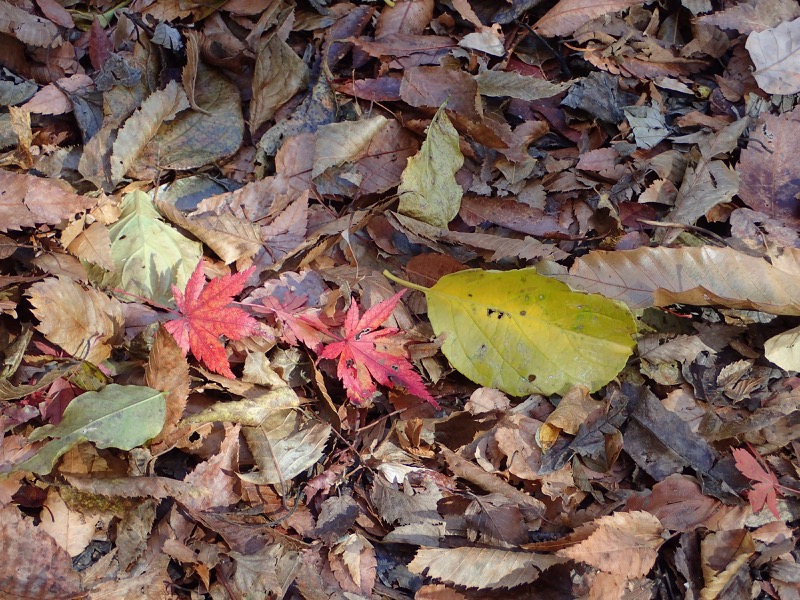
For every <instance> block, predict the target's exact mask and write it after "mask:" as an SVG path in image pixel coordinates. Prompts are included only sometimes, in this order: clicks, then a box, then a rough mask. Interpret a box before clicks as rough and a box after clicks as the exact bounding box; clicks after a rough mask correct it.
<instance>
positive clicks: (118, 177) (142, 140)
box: [111, 81, 189, 182]
mask: <svg viewBox="0 0 800 600" xmlns="http://www.w3.org/2000/svg"><path fill="white" fill-rule="evenodd" d="M187 108H189V100H188V99H187V97H186V92H184V91H183V88H182V87H181V86H180V85H179V84H178V82H177V81H170V82H169V83H168V84H167V87H166V88H164V89H163V90H159V91H157V92H154V93H152V94H151V95H150V96H149V97H148V98H147V100H145V101H144V102H143V103H142V106H141V108H139V110H137V111H136V112H135V113H134V114H133V115H132V116H131V117H130V118H129V119H128V120H127V121H126V122H125V125H124V126H123V127H122V129H120V131H119V133H118V134H117V139H116V141H115V142H114V149H113V151H112V154H111V177H112V178H113V180H114V181H115V182H119V181H122V178H123V177H124V176H125V173H126V172H127V171H128V169H129V168H130V167H131V165H133V164H134V162H135V161H136V159H137V157H138V156H139V154H140V153H141V152H142V151H143V150H144V149H145V147H146V146H147V145H148V144H152V143H153V137H154V136H155V134H156V132H157V131H158V129H159V128H160V127H161V125H162V124H163V123H165V122H166V121H170V120H172V119H174V118H175V117H176V116H177V114H178V113H179V112H180V111H182V110H185V109H187Z"/></svg>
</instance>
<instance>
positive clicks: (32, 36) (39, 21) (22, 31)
mask: <svg viewBox="0 0 800 600" xmlns="http://www.w3.org/2000/svg"><path fill="white" fill-rule="evenodd" d="M0 32H2V33H6V34H8V35H9V36H12V37H14V38H16V39H18V40H19V41H20V42H22V43H24V44H30V45H31V46H40V47H45V48H55V47H56V46H60V45H61V43H62V42H63V40H62V39H61V36H60V35H59V32H58V27H56V25H55V24H54V23H52V22H51V21H48V20H47V19H43V18H42V17H38V16H36V15H35V14H33V13H32V12H31V11H27V10H23V9H22V8H19V7H17V6H14V5H13V4H11V3H10V2H0Z"/></svg>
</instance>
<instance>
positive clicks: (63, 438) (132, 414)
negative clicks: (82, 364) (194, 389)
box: [15, 383, 167, 475]
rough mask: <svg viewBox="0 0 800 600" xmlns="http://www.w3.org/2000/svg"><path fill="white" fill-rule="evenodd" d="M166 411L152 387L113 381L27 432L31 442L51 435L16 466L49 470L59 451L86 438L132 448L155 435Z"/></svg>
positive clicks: (102, 444) (101, 444)
mask: <svg viewBox="0 0 800 600" xmlns="http://www.w3.org/2000/svg"><path fill="white" fill-rule="evenodd" d="M166 414H167V401H166V400H165V398H164V394H163V393H161V392H159V391H158V390H154V389H153V388H149V387H144V386H138V385H117V384H116V383H112V384H111V385H107V386H106V387H104V388H103V389H102V390H101V391H99V392H86V393H85V394H81V395H80V396H78V397H77V398H75V399H74V400H73V401H72V402H70V404H69V406H67V408H66V409H65V410H64V417H63V419H62V420H61V422H60V423H59V424H58V425H55V426H53V425H45V426H44V427H40V428H39V429H35V430H34V431H33V432H32V433H31V434H30V436H28V441H30V442H35V441H37V440H41V439H44V438H47V437H49V438H53V439H52V440H50V441H49V442H47V443H46V444H45V445H44V446H42V447H41V448H40V449H39V451H38V452H37V453H36V454H35V455H33V456H32V457H31V458H29V459H28V460H26V461H25V462H23V463H21V464H19V465H17V466H16V467H15V470H17V471H31V472H33V473H39V474H40V475H43V474H45V473H49V472H50V471H51V470H52V469H53V466H54V465H55V464H56V460H58V458H59V457H60V456H61V455H62V454H64V453H65V452H67V451H68V450H69V449H70V448H72V447H73V446H75V445H77V444H80V443H81V442H86V441H89V442H94V443H95V444H96V445H97V447H98V448H119V449H121V450H132V449H133V448H135V447H136V446H140V445H142V444H144V443H145V442H146V441H147V440H149V439H150V438H153V437H155V436H156V435H158V433H159V432H160V431H161V428H162V427H163V426H164V419H165V417H166Z"/></svg>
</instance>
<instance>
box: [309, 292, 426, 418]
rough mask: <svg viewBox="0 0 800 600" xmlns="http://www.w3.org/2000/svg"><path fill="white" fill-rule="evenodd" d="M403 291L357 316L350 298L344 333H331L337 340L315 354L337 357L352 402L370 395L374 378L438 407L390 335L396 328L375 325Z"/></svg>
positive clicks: (391, 307)
mask: <svg viewBox="0 0 800 600" xmlns="http://www.w3.org/2000/svg"><path fill="white" fill-rule="evenodd" d="M404 293H405V290H402V291H400V292H398V293H396V294H395V295H394V296H392V297H391V298H387V299H386V300H384V301H383V302H380V303H378V304H376V305H375V306H373V307H372V308H370V309H369V310H368V311H367V312H365V313H364V316H363V317H361V318H359V308H358V303H357V302H356V301H355V300H354V301H353V302H352V304H351V305H350V309H349V310H348V311H347V316H346V317H345V320H344V337H341V336H338V335H335V336H334V337H335V338H336V339H337V341H335V342H333V343H332V344H328V345H327V346H325V348H323V350H322V352H321V353H320V355H319V357H320V358H329V359H334V358H336V357H339V365H338V367H337V369H336V374H337V375H338V376H339V379H341V380H342V383H344V387H345V389H346V390H347V396H348V398H350V400H352V401H353V402H354V403H355V404H361V403H362V402H365V401H367V400H369V399H370V398H372V395H373V394H374V393H375V390H376V382H377V383H380V384H382V385H385V386H387V387H394V386H395V385H399V386H402V387H404V388H405V389H406V390H407V391H408V392H409V393H411V394H414V395H415V396H418V397H420V398H423V399H424V400H427V401H428V402H430V403H431V404H432V405H433V406H435V407H436V408H439V403H438V402H436V400H435V399H434V398H433V396H431V395H430V393H429V392H428V390H427V389H425V384H424V383H423V381H422V377H420V375H419V373H417V372H416V371H414V368H413V367H412V366H411V363H410V362H408V359H407V358H406V353H405V349H404V348H403V347H402V345H401V344H400V343H398V342H397V341H396V340H392V339H391V338H392V337H394V336H395V335H396V334H397V332H398V329H396V328H394V327H386V328H382V329H378V328H379V327H380V325H381V324H382V323H383V322H384V321H385V320H386V319H388V318H389V315H391V314H392V311H393V310H394V308H395V306H397V303H398V302H399V301H400V297H401V296H402V295H403V294H404ZM379 345H380V349H379Z"/></svg>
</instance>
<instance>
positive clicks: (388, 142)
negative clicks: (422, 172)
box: [356, 120, 419, 194]
mask: <svg viewBox="0 0 800 600" xmlns="http://www.w3.org/2000/svg"><path fill="white" fill-rule="evenodd" d="M417 150H419V141H418V140H417V138H416V137H415V136H414V135H413V134H412V133H411V132H410V131H408V129H406V128H404V127H403V126H401V125H400V124H399V123H398V122H397V121H394V120H392V121H389V122H388V123H387V124H386V126H385V127H383V128H382V129H381V130H380V131H378V133H376V134H375V136H374V137H373V138H372V139H371V140H370V142H369V146H367V148H366V150H365V151H364V153H363V155H362V157H361V158H360V159H359V161H358V162H357V163H356V171H357V172H358V174H359V175H360V176H361V183H360V185H359V190H358V193H359V194H378V193H381V192H385V191H386V190H388V189H390V188H393V187H396V186H398V185H399V184H400V176H401V175H402V173H403V169H405V167H406V163H407V161H408V158H409V157H411V156H413V155H414V154H416V153H417Z"/></svg>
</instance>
